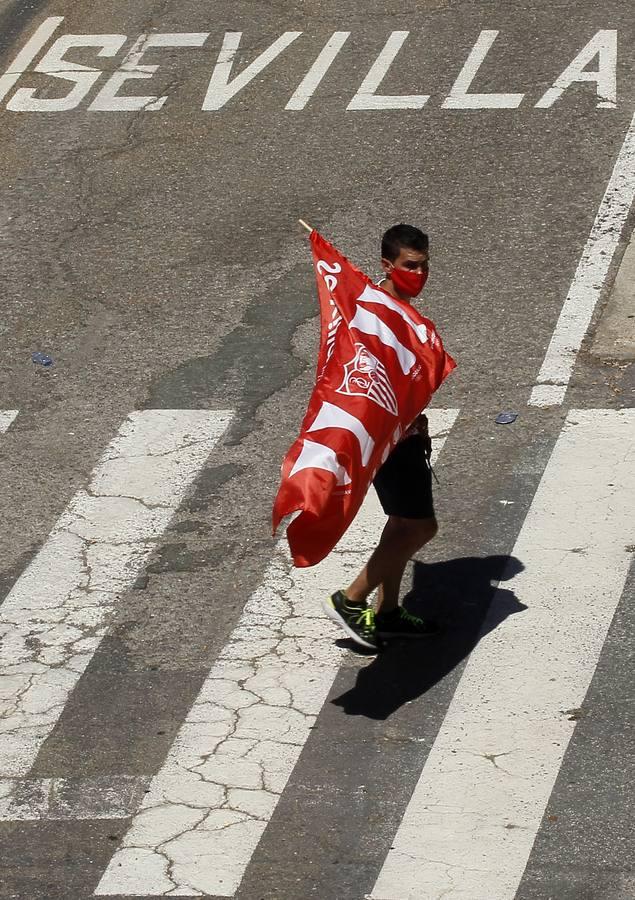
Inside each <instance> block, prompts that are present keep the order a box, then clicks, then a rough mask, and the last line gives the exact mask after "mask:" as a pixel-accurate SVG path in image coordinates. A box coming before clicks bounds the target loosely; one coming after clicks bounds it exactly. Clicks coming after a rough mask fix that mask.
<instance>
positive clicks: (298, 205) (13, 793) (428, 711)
mask: <svg viewBox="0 0 635 900" xmlns="http://www.w3.org/2000/svg"><path fill="white" fill-rule="evenodd" d="M314 6H315V5H314V4H309V3H305V2H300V0H296V2H286V0H278V2H259V3H255V2H246V0H245V2H237V3H228V2H219V3H215V4H204V3H201V2H190V0H184V2H180V3H170V2H168V0H162V2H146V0H143V2H138V3H135V4H130V3H124V2H116V0H105V2H103V3H101V4H86V3H74V2H72V0H59V2H57V3H54V4H53V3H48V2H39V0H29V2H28V3H27V2H21V0H15V2H7V0H2V2H1V3H0V72H1V73H3V74H0V98H2V102H1V104H0V121H1V127H0V154H1V155H0V159H1V167H2V180H1V184H0V250H1V252H2V287H1V291H2V294H1V305H0V346H1V357H0V379H1V381H0V484H1V485H2V491H1V492H0V514H1V528H0V597H1V598H2V600H3V603H2V606H1V607H0V632H1V634H2V640H3V644H2V656H1V660H0V662H1V665H2V669H3V679H2V682H3V684H2V688H1V696H2V698H3V699H2V703H3V706H2V726H1V728H2V732H1V734H0V845H1V857H2V868H3V873H2V878H1V879H0V896H2V897H20V898H28V900H31V898H32V900H39V898H42V900H58V898H59V900H62V898H63V900H68V898H71V900H76V898H88V897H92V896H94V895H97V896H110V897H137V898H140V897H158V896H161V897H164V896H180V897H196V896H212V897H233V896H235V897H237V898H240V900H262V898H276V900H305V898H307V900H308V898H314V897H315V898H320V900H362V898H373V900H410V898H413V900H414V898H416V900H441V898H444V900H514V898H515V900H548V898H549V900H633V898H635V873H634V872H633V859H634V858H635V847H634V846H633V834H634V829H633V798H632V785H633V783H635V762H634V758H633V739H634V735H633V699H632V671H633V654H634V652H635V646H634V643H633V624H634V621H633V620H634V615H635V613H634V610H633V603H632V600H633V583H634V582H633V572H632V568H631V570H630V572H629V564H630V562H631V561H632V553H633V548H634V547H635V533H634V532H633V516H632V510H633V507H634V500H635V496H634V484H633V473H634V472H635V466H634V465H633V446H634V441H633V438H634V437H635V433H634V432H635V415H634V414H633V408H632V407H633V389H634V387H635V377H634V376H633V371H632V366H629V363H628V360H624V359H621V360H620V361H615V360H614V359H612V358H611V353H610V352H608V353H607V352H606V348H605V351H604V354H603V355H602V356H599V357H598V356H597V355H593V354H592V353H590V352H589V350H590V341H591V340H592V337H593V333H594V329H595V327H596V323H597V321H598V318H599V316H600V315H601V312H602V309H603V307H604V304H605V303H606V302H607V299H608V297H609V294H610V288H611V285H612V283H613V280H614V278H615V275H616V273H617V271H618V268H619V265H620V260H621V259H622V256H623V253H624V250H625V248H626V246H627V244H628V240H629V237H630V234H631V232H632V226H633V216H632V212H631V204H632V199H633V190H634V186H635V125H634V124H633V113H634V112H635V79H634V73H635V67H634V64H635V50H634V49H633V48H634V47H635V17H634V16H633V8H632V4H631V3H630V2H628V0H606V2H604V3H602V4H597V3H592V2H591V0H576V2H575V3H574V2H572V0H551V2H546V0H537V2H535V3H533V4H525V3H513V4H508V3H502V2H480V3H473V2H467V0H463V2H461V0H429V2H419V3H401V4H399V3H396V2H393V0H384V2H376V0H369V2H366V3H364V4H361V3H352V2H347V0H339V2H337V3H336V2H333V0H323V2H321V3H320V4H319V9H317V10H316V9H315V8H314ZM298 217H302V218H304V219H306V220H307V221H309V222H310V223H311V224H312V225H314V226H315V227H317V228H319V229H320V231H321V232H322V233H323V234H324V235H325V236H326V237H327V238H329V239H330V240H332V241H333V242H334V243H335V244H336V245H337V246H338V247H339V248H340V249H341V250H342V251H343V252H345V253H346V254H347V255H348V256H349V257H350V258H351V259H353V260H354V261H355V262H356V263H357V264H358V265H360V266H361V267H362V268H364V269H365V270H367V271H368V272H369V273H370V274H375V273H377V272H378V269H379V248H378V243H379V238H380V235H381V233H382V232H383V230H384V229H385V228H386V227H387V226H388V225H390V224H394V223H395V222H399V221H406V222H412V223H413V224H417V225H419V226H421V227H422V228H424V229H425V230H426V231H427V232H428V233H429V234H430V238H431V260H432V263H431V277H430V279H429V282H428V285H427V286H426V289H425V292H424V295H423V297H422V299H421V301H420V303H419V306H420V308H421V309H422V310H424V311H425V313H426V314H427V315H429V316H430V317H431V318H432V319H433V320H434V321H435V323H436V325H437V327H438V329H439V331H440V333H441V334H442V336H443V338H444V341H445V343H446V346H447V347H448V349H449V350H450V352H451V353H452V354H453V355H454V356H455V357H456V359H457V361H458V368H457V370H456V371H455V372H454V373H453V374H452V376H451V377H450V378H449V379H448V381H447V383H446V384H445V385H444V386H443V387H442V389H441V390H440V391H439V392H438V394H437V395H436V396H435V398H434V401H433V404H432V406H433V409H432V411H431V423H432V428H433V432H434V437H435V453H436V454H437V457H438V461H437V464H436V468H437V473H438V476H439V479H440V485H439V486H437V488H436V505H437V511H438V516H439V520H440V523H441V531H440V534H439V536H438V537H437V538H436V539H435V541H434V542H433V544H432V545H431V546H430V547H429V548H427V549H426V551H425V552H424V553H422V554H420V555H419V557H418V559H417V560H415V561H413V565H412V567H411V569H409V571H408V574H407V583H405V585H404V591H405V594H406V595H407V596H406V602H408V603H410V605H411V608H413V609H414V610H415V611H424V612H426V613H434V614H436V615H437V616H438V617H439V618H440V619H441V620H442V622H443V623H444V624H445V626H446V630H445V632H444V635H443V636H442V637H440V638H438V639H435V640H431V641H429V642H426V643H425V644H422V643H417V644H416V645H415V644H413V645H410V646H403V645H401V644H397V643H395V644H393V645H391V646H390V647H389V648H388V649H387V650H386V651H385V652H384V653H382V654H381V655H380V656H379V657H377V658H376V659H375V658H368V657H366V656H364V655H361V654H357V653H355V652H354V651H353V650H352V649H351V648H350V647H348V646H347V645H346V642H343V641H340V640H339V635H338V634H337V633H334V631H333V629H332V628H331V626H330V625H329V623H328V622H327V621H326V620H325V619H323V618H322V614H321V611H320V600H321V598H322V597H323V596H324V595H326V594H328V593H330V592H331V591H332V590H333V589H335V588H337V587H339V586H341V584H343V583H344V582H345V581H346V578H347V577H349V576H350V575H351V573H353V572H355V571H356V569H357V568H358V567H359V566H360V565H361V564H362V562H363V561H364V559H365V556H366V555H367V553H368V552H369V550H370V548H372V546H373V541H374V540H375V539H376V537H377V536H378V534H379V531H380V529H381V522H382V520H381V515H380V514H379V512H378V510H377V507H376V504H375V502H374V500H373V498H372V497H369V499H368V503H367V505H366V506H365V507H364V508H363V510H362V512H361V513H360V517H359V521H358V522H356V524H355V525H354V527H353V528H352V529H351V532H350V533H349V534H348V535H347V536H345V538H344V540H343V542H342V544H341V545H340V547H339V549H338V551H337V552H335V553H334V554H333V555H332V557H330V558H329V559H328V560H327V561H326V562H325V563H323V564H321V565H320V566H319V567H317V568H316V569H314V570H306V571H304V570H303V571H299V570H293V568H292V566H291V564H290V561H289V560H288V556H287V554H286V551H285V545H284V541H283V540H282V541H281V540H280V539H279V538H272V537H271V534H270V524H269V523H270V512H271V504H272V501H273V497H274V495H275V492H276V489H277V484H278V478H279V466H280V461H281V459H282V457H283V455H284V453H285V452H286V450H287V449H288V447H289V446H290V444H291V443H292V441H293V440H294V439H295V437H296V435H297V431H298V427H299V423H300V421H301V418H302V415H303V413H304V410H305V408H306V402H307V399H308V395H309V392H310V389H311V384H312V377H313V371H314V359H315V352H316V346H317V337H318V322H317V318H316V313H317V301H316V295H315V287H314V282H313V274H312V266H311V259H310V253H309V250H308V247H307V244H306V236H305V234H304V233H303V232H302V229H301V228H300V227H299V226H298V225H297V219H298ZM563 310H564V313H563V314H562V315H561V313H562V312H563ZM589 320H592V321H591V324H590V325H589ZM609 351H610V348H609ZM36 352H39V353H44V354H47V355H49V356H50V357H51V359H52V361H53V364H52V365H41V364H39V363H36V362H33V361H32V354H33V353H36ZM503 410H510V411H513V412H516V413H517V414H518V418H517V419H516V421H515V422H514V423H513V424H510V425H497V424H496V423H495V421H494V420H495V417H496V415H497V414H498V413H499V412H501V411H503Z"/></svg>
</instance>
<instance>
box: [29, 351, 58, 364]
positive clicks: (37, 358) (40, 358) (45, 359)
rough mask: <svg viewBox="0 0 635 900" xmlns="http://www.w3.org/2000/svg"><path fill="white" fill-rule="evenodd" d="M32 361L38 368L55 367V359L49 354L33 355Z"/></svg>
mask: <svg viewBox="0 0 635 900" xmlns="http://www.w3.org/2000/svg"><path fill="white" fill-rule="evenodd" d="M31 359H32V360H33V362H34V363H35V365H36V366H52V365H53V357H52V356H49V355H48V354H47V353H32V354H31Z"/></svg>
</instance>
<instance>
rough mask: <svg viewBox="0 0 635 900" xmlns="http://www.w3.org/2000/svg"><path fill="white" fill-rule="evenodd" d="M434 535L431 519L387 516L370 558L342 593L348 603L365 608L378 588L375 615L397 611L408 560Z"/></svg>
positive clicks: (433, 520) (434, 527) (433, 521)
mask: <svg viewBox="0 0 635 900" xmlns="http://www.w3.org/2000/svg"><path fill="white" fill-rule="evenodd" d="M436 533H437V522H436V519H435V518H434V517H432V518H428V519H405V518H402V517H400V516H389V518H388V522H387V523H386V525H385V527H384V530H383V532H382V535H381V539H380V541H379V544H378V545H377V547H376V549H375V550H374V552H373V554H372V556H371V557H370V559H369V560H368V562H367V563H366V565H365V566H364V568H363V569H362V571H361V572H360V573H359V575H358V576H357V578H356V579H355V581H353V583H352V584H351V585H349V587H348V588H347V589H346V591H345V593H346V596H347V598H348V600H349V602H350V603H352V604H359V605H360V606H362V605H364V604H365V603H366V601H367V599H368V597H369V596H370V594H371V593H372V592H373V591H374V590H375V588H377V587H379V589H380V593H379V597H378V605H377V612H381V613H384V614H386V613H389V612H391V611H392V610H394V609H396V608H397V605H398V602H399V587H400V585H401V579H402V578H403V573H404V571H405V568H406V565H407V564H408V560H409V559H410V558H411V557H412V556H413V555H414V554H415V553H416V552H417V550H420V549H421V547H423V546H425V544H427V543H428V541H430V540H431V539H432V538H433V537H434V535H435V534H436Z"/></svg>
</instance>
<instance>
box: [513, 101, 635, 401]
mask: <svg viewBox="0 0 635 900" xmlns="http://www.w3.org/2000/svg"><path fill="white" fill-rule="evenodd" d="M634 196H635V116H633V119H632V120H631V124H630V126H629V128H628V131H627V132H626V137H625V138H624V143H623V144H622V147H621V149H620V152H619V154H618V157H617V160H616V162H615V166H614V168H613V173H612V175H611V178H610V181H609V183H608V187H607V188H606V192H605V194H604V197H603V198H602V202H601V203H600V208H599V209H598V213H597V216H596V217H595V222H594V223H593V227H592V229H591V234H590V235H589V239H588V240H587V242H586V246H585V248H584V250H583V251H582V257H581V258H580V262H579V263H578V268H577V269H576V273H575V275H574V278H573V282H572V284H571V287H570V288H569V293H568V295H567V299H566V300H565V302H564V306H563V308H562V312H561V313H560V318H559V319H558V323H557V325H556V328H555V331H554V333H553V336H552V338H551V343H550V344H549V347H548V348H547V353H546V355H545V358H544V361H543V363H542V366H541V368H540V372H539V373H538V378H537V383H536V386H535V387H534V389H533V390H532V392H531V397H530V399H529V404H530V406H541V407H548V406H557V405H558V404H560V403H562V401H563V400H564V397H565V394H566V392H567V386H568V384H569V380H570V378H571V375H572V373H573V367H574V365H575V361H576V358H577V355H578V351H579V349H580V346H581V344H582V341H583V340H584V336H585V334H586V332H587V329H588V327H589V325H590V323H591V318H592V316H593V313H594V311H595V307H596V304H597V302H598V300H599V299H600V296H601V294H602V289H603V287H604V282H605V280H606V276H607V274H608V271H609V267H610V265H611V261H612V259H613V255H614V253H615V250H616V248H617V245H618V243H619V241H620V238H621V235H622V230H623V228H624V224H625V222H626V219H627V217H628V214H629V211H630V209H631V206H632V204H633V197H634Z"/></svg>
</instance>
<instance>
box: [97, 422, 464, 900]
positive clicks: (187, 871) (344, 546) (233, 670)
mask: <svg viewBox="0 0 635 900" xmlns="http://www.w3.org/2000/svg"><path fill="white" fill-rule="evenodd" d="M457 414H458V410H449V409H448V410H438V409H433V410H429V411H428V417H429V420H430V430H431V434H432V436H433V460H434V459H436V458H437V457H438V454H439V452H440V450H441V447H442V446H443V443H444V441H445V438H446V436H447V434H448V433H449V430H450V429H451V427H452V425H453V424H454V421H455V420H456V416H457ZM384 521H385V518H384V516H383V513H382V512H381V509H380V507H379V504H378V502H377V499H376V497H375V494H374V492H373V491H371V492H370V493H369V495H368V497H367V499H366V502H365V503H364V505H363V507H362V509H361V510H360V513H359V514H358V517H357V519H356V520H355V522H354V523H353V525H352V526H351V528H350V529H349V531H348V533H347V534H346V535H345V536H344V538H343V539H342V541H340V544H339V545H338V547H337V548H336V549H335V550H334V551H333V552H332V553H331V555H330V556H329V557H328V558H327V559H326V560H324V562H322V563H320V564H319V565H318V566H314V567H312V568H310V569H293V568H291V563H290V561H289V558H288V552H287V549H286V543H285V542H284V539H281V541H280V542H279V544H278V546H277V549H276V551H275V554H274V557H273V559H272V561H271V564H270V565H269V568H268V569H267V572H266V574H265V578H264V582H263V584H262V586H261V587H260V588H259V589H258V590H257V591H256V592H255V593H254V594H253V595H252V596H251V597H250V599H249V600H248V601H247V604H246V606H245V609H244V611H243V614H242V616H241V618H240V620H239V622H238V625H237V627H236V629H235V630H234V632H233V633H232V635H231V637H230V639H229V642H228V644H227V645H226V646H225V648H224V650H223V652H222V654H221V657H220V659H219V660H218V662H217V663H216V664H215V665H214V667H213V668H212V670H211V672H210V674H209V676H208V678H207V680H206V682H205V684H204V685H203V688H202V690H201V692H200V694H199V696H198V698H197V699H196V701H195V703H194V705H193V707H192V709H191V710H190V712H189V714H188V716H187V719H186V721H185V723H184V725H183V727H182V728H181V730H180V732H179V734H178V736H177V738H176V741H175V743H174V745H173V747H172V750H171V751H170V754H169V756H168V758H167V759H166V762H165V764H164V766H163V768H162V769H161V771H160V772H159V774H158V775H157V776H156V778H154V779H153V781H152V784H151V788H150V793H149V794H147V795H146V797H145V799H144V803H143V806H142V808H141V810H140V812H139V813H138V814H137V815H136V816H135V818H134V820H133V822H132V825H131V827H130V830H129V831H128V833H127V834H126V836H125V838H124V841H123V845H122V848H121V849H120V850H119V851H118V852H117V853H115V855H114V856H113V858H112V859H111V861H110V864H109V866H108V868H107V870H106V872H105V873H104V875H103V877H102V879H101V881H100V883H99V885H98V887H97V890H96V892H95V893H96V894H97V895H99V896H103V895H108V894H118V895H122V894H123V895H126V894H133V895H135V896H148V895H155V896H156V895H164V894H169V893H172V894H173V895H176V894H191V895H198V894H199V893H201V894H211V895H215V896H218V897H231V896H233V894H234V893H235V891H236V889H237V888H238V885H239V884H240V882H241V880H242V877H243V875H244V872H245V869H246V868H247V865H248V863H249V860H250V859H251V856H252V854H253V852H254V850H255V849H256V846H257V845H258V842H259V840H260V838H261V836H262V833H263V832H264V830H265V828H266V826H267V822H268V821H269V820H270V818H271V815H272V813H273V811H274V809H275V807H276V804H277V802H278V799H279V797H280V794H281V793H282V791H283V790H284V787H285V785H286V783H287V781H288V779H289V776H290V775H291V772H292V771H293V768H294V766H295V764H296V761H297V759H298V757H299V756H300V753H301V751H302V747H303V746H304V744H305V743H306V741H307V739H308V737H309V735H310V733H311V727H312V726H313V724H314V722H315V719H316V716H317V714H318V713H319V711H320V709H321V707H322V705H323V703H324V701H325V699H326V697H327V695H328V692H329V690H330V688H331V686H332V684H333V680H334V678H335V675H336V673H337V671H338V668H339V665H340V662H341V658H342V653H343V651H341V650H340V649H339V648H338V647H337V645H335V644H334V643H333V639H334V638H336V637H338V636H341V632H340V631H339V630H338V629H337V628H336V626H334V625H333V624H332V623H331V622H330V621H329V620H328V619H326V618H325V617H324V616H323V613H322V610H321V606H320V604H321V601H322V599H323V598H324V596H325V595H326V594H327V593H328V592H329V590H334V589H336V588H338V587H341V586H343V585H346V584H347V583H348V582H349V581H351V580H352V579H353V577H354V576H355V575H356V574H357V572H358V570H359V569H360V568H361V566H362V565H363V564H364V562H365V561H366V557H367V556H368V555H369V554H370V552H371V551H372V549H373V547H374V546H375V544H376V542H377V539H378V537H379V534H380V531H381V528H382V525H383V522H384Z"/></svg>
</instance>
